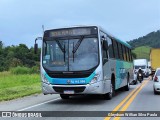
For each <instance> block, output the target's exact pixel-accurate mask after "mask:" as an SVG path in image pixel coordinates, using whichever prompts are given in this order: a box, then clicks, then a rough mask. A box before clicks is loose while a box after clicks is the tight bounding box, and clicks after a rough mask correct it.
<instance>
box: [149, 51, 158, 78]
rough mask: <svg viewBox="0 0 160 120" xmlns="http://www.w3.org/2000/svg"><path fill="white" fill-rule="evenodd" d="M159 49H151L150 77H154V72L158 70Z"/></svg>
mask: <svg viewBox="0 0 160 120" xmlns="http://www.w3.org/2000/svg"><path fill="white" fill-rule="evenodd" d="M159 56H160V49H155V48H153V49H151V51H150V61H151V68H152V75H154V73H155V70H156V69H157V68H160V57H159Z"/></svg>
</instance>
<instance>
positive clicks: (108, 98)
mask: <svg viewBox="0 0 160 120" xmlns="http://www.w3.org/2000/svg"><path fill="white" fill-rule="evenodd" d="M113 91H114V89H113V85H112V84H111V87H110V91H109V93H106V94H104V95H103V99H104V100H111V99H112V97H113Z"/></svg>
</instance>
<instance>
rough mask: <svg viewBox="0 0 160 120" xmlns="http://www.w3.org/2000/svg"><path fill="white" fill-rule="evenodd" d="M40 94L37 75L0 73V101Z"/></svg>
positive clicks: (38, 76)
mask: <svg viewBox="0 0 160 120" xmlns="http://www.w3.org/2000/svg"><path fill="white" fill-rule="evenodd" d="M35 93H41V82H40V75H39V74H24V75H15V74H11V73H10V72H1V73H0V101H5V100H11V99H15V98H19V97H24V96H28V95H31V94H35Z"/></svg>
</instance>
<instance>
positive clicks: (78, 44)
mask: <svg viewBox="0 0 160 120" xmlns="http://www.w3.org/2000/svg"><path fill="white" fill-rule="evenodd" d="M83 39H84V37H83V36H82V37H81V38H80V39H79V40H78V42H77V44H76V45H75V46H74V42H73V50H72V53H73V62H74V53H76V51H77V49H78V48H79V46H80V44H81V42H82V40H83Z"/></svg>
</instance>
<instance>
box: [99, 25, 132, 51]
mask: <svg viewBox="0 0 160 120" xmlns="http://www.w3.org/2000/svg"><path fill="white" fill-rule="evenodd" d="M97 27H98V26H97ZM98 28H99V29H100V30H102V31H103V32H105V33H106V34H107V35H108V36H109V37H110V38H114V40H116V41H117V42H120V43H121V44H123V45H125V46H126V47H128V48H130V49H132V47H131V46H130V45H129V44H128V43H127V42H125V41H122V40H120V39H118V38H116V37H114V36H113V35H111V34H110V33H108V32H106V31H105V30H104V29H103V28H102V27H100V26H99V27H98Z"/></svg>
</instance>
